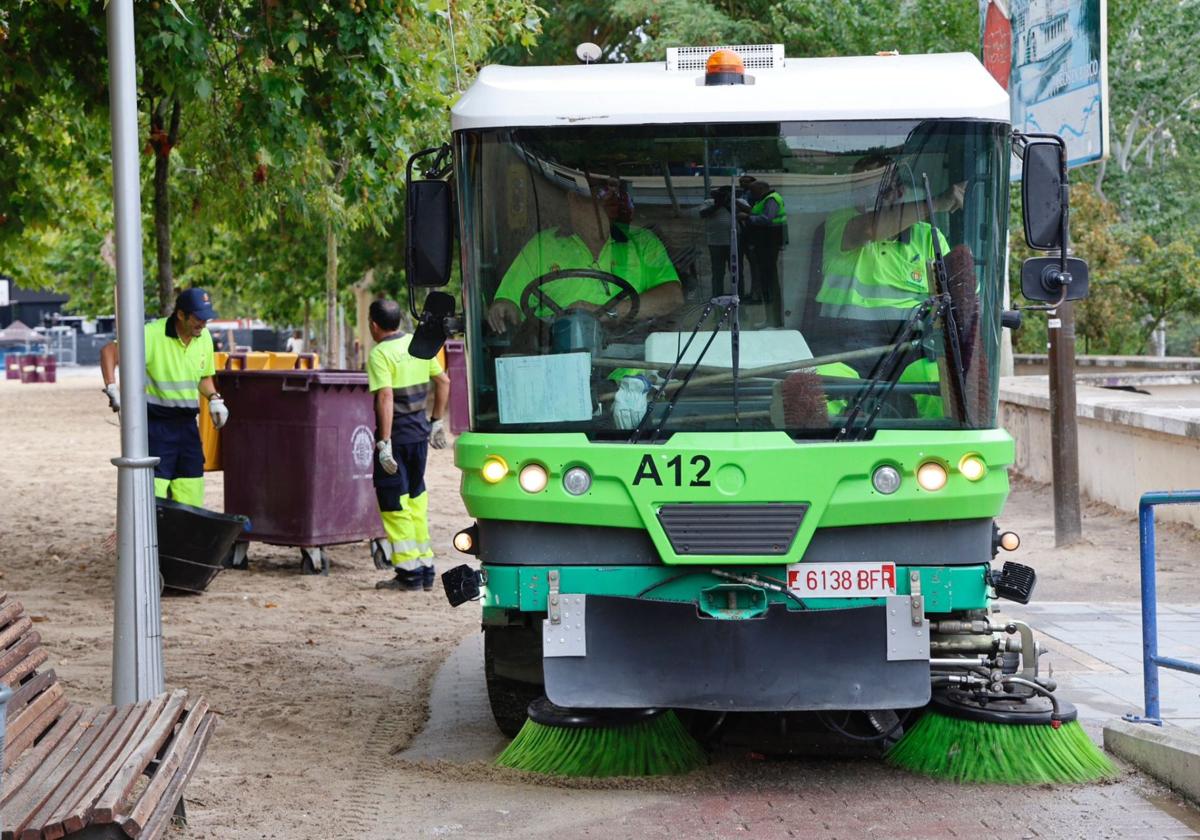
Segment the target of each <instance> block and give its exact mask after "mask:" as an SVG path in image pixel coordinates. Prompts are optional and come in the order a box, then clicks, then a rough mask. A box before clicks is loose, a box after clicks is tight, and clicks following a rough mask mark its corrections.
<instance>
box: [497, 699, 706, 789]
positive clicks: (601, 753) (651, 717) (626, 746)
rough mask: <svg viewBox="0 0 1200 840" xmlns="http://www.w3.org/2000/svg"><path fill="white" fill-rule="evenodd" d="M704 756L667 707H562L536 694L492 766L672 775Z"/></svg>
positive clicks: (558, 772)
mask: <svg viewBox="0 0 1200 840" xmlns="http://www.w3.org/2000/svg"><path fill="white" fill-rule="evenodd" d="M706 760H707V759H706V757H705V754H704V750H703V749H702V748H701V747H700V745H699V744H698V743H697V742H696V740H695V739H694V738H692V736H691V735H690V734H688V731H687V729H685V728H684V726H683V724H682V723H680V721H679V718H678V717H676V715H675V713H674V712H672V711H671V710H669V709H667V710H662V709H564V708H562V707H560V706H555V705H554V704H553V703H551V702H550V701H549V700H547V699H546V698H545V697H540V698H538V699H537V700H534V701H533V702H532V703H530V704H529V720H527V721H526V722H525V725H524V726H523V727H521V731H520V732H518V733H517V737H516V738H514V739H513V741H512V743H511V744H509V745H508V747H507V748H506V749H505V750H504V752H502V753H500V756H499V758H497V759H496V766H498V767H511V768H513V769H515V770H527V771H529V772H532V773H544V774H546V775H554V776H591V777H593V778H604V777H608V776H667V775H676V774H679V773H687V772H690V771H692V770H695V769H696V768H697V767H702V766H703V765H704V763H705V761H706Z"/></svg>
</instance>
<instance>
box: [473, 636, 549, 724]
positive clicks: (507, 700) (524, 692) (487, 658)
mask: <svg viewBox="0 0 1200 840" xmlns="http://www.w3.org/2000/svg"><path fill="white" fill-rule="evenodd" d="M531 644H536V651H535V650H533V649H531V648H530V645H531ZM514 649H522V653H524V654H526V655H532V656H536V657H537V658H538V659H539V660H540V658H541V653H542V640H541V638H539V635H538V634H537V632H536V631H533V632H532V633H531V632H530V628H526V627H485V628H484V629H483V674H484V680H485V681H486V683H487V693H488V703H489V704H490V705H491V707H492V717H493V718H495V720H496V726H497V727H498V728H499V729H500V731H501V732H502V733H503V734H504V736H505V737H507V738H515V737H516V735H517V733H518V732H520V731H521V727H522V726H524V725H525V720H526V714H525V710H526V709H528V708H529V704H530V703H532V702H533V701H534V700H536V699H537V698H539V697H541V696H542V694H544V693H545V687H544V686H543V685H542V683H540V682H537V683H532V682H525V681H524V680H516V679H512V678H511V677H505V676H501V675H500V674H498V673H496V664H497V661H498V658H499V657H501V656H504V655H506V654H508V653H510V652H512V651H513V650H514Z"/></svg>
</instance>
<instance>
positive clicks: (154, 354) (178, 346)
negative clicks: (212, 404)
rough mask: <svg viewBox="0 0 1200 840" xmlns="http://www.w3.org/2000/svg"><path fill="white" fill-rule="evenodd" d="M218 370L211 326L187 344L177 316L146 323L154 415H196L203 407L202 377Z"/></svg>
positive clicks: (148, 381) (148, 387)
mask: <svg viewBox="0 0 1200 840" xmlns="http://www.w3.org/2000/svg"><path fill="white" fill-rule="evenodd" d="M215 372H216V369H215V368H214V366H213V340H212V334H211V333H209V331H208V330H207V329H205V330H203V331H202V332H201V333H200V335H199V336H197V337H196V338H193V339H192V340H191V341H189V342H188V343H187V345H186V346H185V345H184V343H183V342H182V341H180V339H179V336H178V335H177V334H176V332H175V323H174V317H173V316H172V317H171V318H157V319H155V320H153V321H151V322H150V323H148V324H146V411H147V414H148V415H149V416H151V417H174V416H178V417H183V416H189V417H194V416H195V415H196V413H197V412H198V411H199V410H200V380H201V379H203V378H204V377H206V376H212V375H213V374H214V373H215Z"/></svg>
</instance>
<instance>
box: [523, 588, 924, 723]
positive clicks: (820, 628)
mask: <svg viewBox="0 0 1200 840" xmlns="http://www.w3.org/2000/svg"><path fill="white" fill-rule="evenodd" d="M897 601H904V602H907V601H908V599H907V598H897V599H889V600H888V603H887V604H886V605H883V606H871V607H861V608H856V609H825V610H789V609H787V608H786V607H785V606H784V605H782V604H773V605H771V606H770V607H769V608H768V609H767V610H766V612H765V613H763V614H762V615H761V616H760V617H758V618H753V619H746V620H737V621H730V620H719V619H713V618H709V617H705V616H701V615H699V614H698V613H697V610H696V607H695V605H693V604H688V603H679V602H668V601H652V600H646V599H638V598H622V597H611V596H586V598H580V601H579V602H578V603H579V605H580V607H581V608H576V609H575V610H574V612H573V613H572V614H570V615H569V617H567V616H564V622H563V623H565V624H566V628H565V630H567V631H571V630H573V631H574V632H575V633H577V634H578V636H577V638H566V639H565V641H563V640H562V639H561V638H560V637H561V635H562V633H563V632H564V628H563V624H562V623H560V624H559V625H554V626H552V625H551V624H550V623H549V622H550V620H549V619H547V624H546V634H545V635H544V637H543V649H544V658H543V665H544V669H545V685H546V695H547V696H548V697H549V698H550V700H552V701H553V702H554V703H556V704H558V705H560V706H566V707H571V708H645V707H652V706H660V707H669V708H683V709H706V710H713V711H723V712H747V711H809V710H822V709H826V710H834V709H903V708H915V707H918V706H924V705H925V704H926V703H928V702H929V698H930V685H929V659H928V651H927V648H926V651H925V653H924V656H923V657H920V656H919V655H917V656H915V658H893V657H894V656H895V647H894V646H893V649H892V651H891V652H889V643H890V642H889V640H890V639H891V640H894V639H895V638H896V634H893V633H891V632H890V629H889V627H890V628H891V629H896V627H897V623H896V616H895V615H894V614H893V617H892V623H891V624H890V625H889V620H888V613H889V611H890V610H892V609H898V607H897V605H896V602H897ZM901 626H902V625H901ZM927 628H928V623H927V622H926V623H924V627H923V628H918V629H922V630H923V632H924V634H925V635H924V638H925V639H926V640H927V639H928V629H927ZM900 632H901V633H903V630H901V631H900ZM912 632H913V633H916V630H914V631H912ZM556 633H557V634H559V635H558V636H556V635H555V634H556ZM917 635H919V634H917ZM909 641H910V642H911V641H912V640H911V639H910V640H909ZM560 653H566V654H568V655H559V654H560ZM906 655H911V653H910V654H906Z"/></svg>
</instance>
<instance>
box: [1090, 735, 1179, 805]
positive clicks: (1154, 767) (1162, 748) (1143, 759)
mask: <svg viewBox="0 0 1200 840" xmlns="http://www.w3.org/2000/svg"><path fill="white" fill-rule="evenodd" d="M1104 748H1105V749H1106V750H1108V751H1109V752H1111V753H1113V754H1114V755H1118V756H1120V757H1121V758H1123V759H1125V760H1126V761H1128V762H1129V763H1130V764H1133V765H1136V766H1137V767H1138V768H1139V769H1141V770H1143V771H1145V772H1146V773H1148V774H1150V775H1151V776H1153V777H1154V778H1156V779H1158V780H1159V781H1160V782H1162V783H1163V784H1166V785H1169V786H1170V787H1171V788H1173V789H1174V790H1176V791H1178V792H1179V793H1181V794H1183V795H1184V796H1186V797H1188V798H1189V799H1191V800H1192V801H1194V802H1200V738H1197V737H1196V736H1195V735H1193V734H1192V733H1191V732H1188V731H1187V730H1185V729H1180V728H1179V727H1177V726H1171V725H1170V724H1164V725H1162V726H1152V725H1150V724H1147V723H1129V722H1128V721H1125V720H1121V719H1119V718H1118V719H1115V720H1111V721H1109V722H1108V723H1106V724H1105V725H1104Z"/></svg>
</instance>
